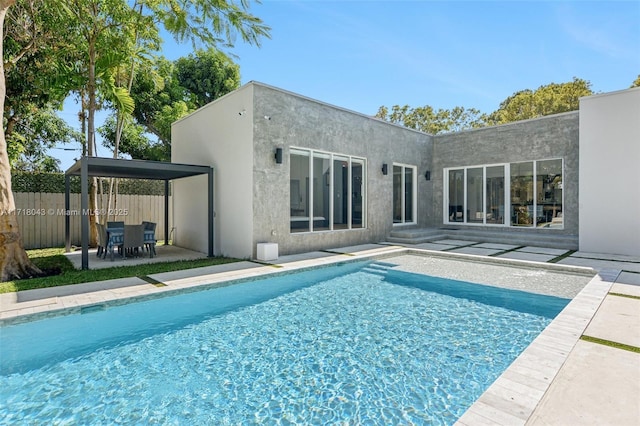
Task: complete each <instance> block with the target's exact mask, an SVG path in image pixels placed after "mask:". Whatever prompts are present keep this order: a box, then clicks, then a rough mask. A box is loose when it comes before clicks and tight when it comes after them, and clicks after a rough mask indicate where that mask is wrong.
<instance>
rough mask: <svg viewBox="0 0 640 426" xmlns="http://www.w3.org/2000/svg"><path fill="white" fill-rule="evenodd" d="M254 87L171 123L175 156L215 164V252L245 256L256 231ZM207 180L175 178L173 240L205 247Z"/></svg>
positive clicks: (181, 160) (173, 158) (174, 159)
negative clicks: (254, 210)
mask: <svg viewBox="0 0 640 426" xmlns="http://www.w3.org/2000/svg"><path fill="white" fill-rule="evenodd" d="M252 103H253V87H252V86H251V85H248V86H244V87H242V88H241V89H239V90H237V91H235V92H233V93H230V94H228V95H226V96H224V97H222V98H220V99H218V100H216V101H214V102H212V103H210V104H208V105H206V106H204V107H202V108H200V109H199V110H197V111H196V112H194V113H192V114H190V115H189V116H187V117H185V118H183V119H181V120H179V121H177V122H175V123H173V125H172V127H171V140H172V147H171V161H172V162H176V163H188V164H200V165H207V166H213V168H214V211H215V219H214V253H215V254H216V255H224V256H230V257H246V254H247V253H251V250H252V248H251V246H252V235H253V227H252V223H253V207H252V205H253V202H252V194H253V182H252V172H253V105H252ZM206 191H207V180H206V177H204V176H202V177H194V178H188V179H181V180H177V181H174V187H173V211H174V226H175V230H174V236H173V238H174V244H176V245H178V246H181V247H185V248H189V249H192V250H197V251H201V252H205V253H206V252H207V233H206V231H205V230H206V223H207V192H206Z"/></svg>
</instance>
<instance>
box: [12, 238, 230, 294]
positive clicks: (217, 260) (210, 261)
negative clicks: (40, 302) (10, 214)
mask: <svg viewBox="0 0 640 426" xmlns="http://www.w3.org/2000/svg"><path fill="white" fill-rule="evenodd" d="M27 254H28V255H29V258H30V259H31V260H32V261H33V263H34V264H35V265H36V266H37V267H39V268H40V269H59V270H60V271H61V273H60V274H59V275H52V276H48V277H42V278H31V279H28V280H17V281H5V282H0V293H9V292H13V291H22V290H31V289H34V288H45V287H56V286H60V285H68V284H80V283H87V282H92V281H102V280H110V279H115V278H126V277H143V276H146V275H151V274H158V273H161V272H169V271H177V270H180V269H191V268H199V267H202V266H211V265H221V264H223V263H231V262H238V261H239V259H232V258H226V257H212V258H205V259H196V260H184V261H177V262H165V263H152V264H147V265H131V266H117V267H113V268H106V269H96V270H87V271H79V270H76V269H74V268H73V265H72V264H71V262H70V261H69V259H67V257H66V256H65V255H64V248H49V249H38V250H27Z"/></svg>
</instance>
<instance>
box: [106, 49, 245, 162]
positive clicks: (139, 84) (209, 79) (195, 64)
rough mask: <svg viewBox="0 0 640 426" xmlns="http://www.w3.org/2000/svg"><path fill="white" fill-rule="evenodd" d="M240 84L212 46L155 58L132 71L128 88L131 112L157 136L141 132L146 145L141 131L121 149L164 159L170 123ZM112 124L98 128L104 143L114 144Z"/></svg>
mask: <svg viewBox="0 0 640 426" xmlns="http://www.w3.org/2000/svg"><path fill="white" fill-rule="evenodd" d="M239 86H240V67H239V66H238V65H237V64H236V63H234V62H233V61H232V60H231V59H230V58H229V57H228V56H227V55H225V54H224V53H223V52H220V51H218V50H216V49H209V50H206V51H205V50H199V51H197V52H196V53H195V54H191V55H189V56H187V57H183V58H179V59H177V60H176V61H174V62H170V61H168V60H166V59H165V58H159V59H158V60H157V61H156V62H155V64H153V66H151V67H149V68H146V69H145V70H144V71H143V72H138V73H137V74H136V76H135V79H134V82H133V85H132V88H131V96H132V97H133V99H134V101H135V104H136V108H135V110H134V112H133V116H134V118H135V120H136V122H137V123H138V124H140V125H143V126H144V127H145V129H146V132H147V133H148V134H152V135H155V136H156V137H157V141H156V142H154V141H152V140H151V139H150V138H149V137H146V141H147V144H146V147H145V146H144V144H142V143H143V142H144V140H145V137H144V136H143V135H142V134H140V135H139V137H136V138H135V143H134V144H131V143H130V141H123V143H122V144H121V146H120V151H121V152H122V153H126V154H129V155H131V157H132V158H138V159H149V160H160V161H169V160H170V159H171V123H173V122H174V121H176V120H178V119H180V118H182V117H184V116H186V115H187V114H189V113H191V112H193V111H195V110H196V109H198V108H200V107H202V106H204V105H206V104H208V103H209V102H211V101H213V100H215V99H217V98H219V97H221V96H223V95H225V94H227V93H229V92H231V91H233V90H235V89H237V88H238V87H239ZM114 124H115V122H114V121H108V122H106V123H105V125H104V126H103V127H102V128H101V129H100V134H101V135H102V136H103V140H104V144H105V146H107V147H109V148H114V147H115V136H116V132H115V128H114V127H113V125H114ZM130 131H131V130H130ZM129 136H131V133H129Z"/></svg>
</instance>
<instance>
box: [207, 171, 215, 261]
mask: <svg viewBox="0 0 640 426" xmlns="http://www.w3.org/2000/svg"><path fill="white" fill-rule="evenodd" d="M207 176H208V178H209V191H208V192H209V199H208V206H209V208H208V210H209V214H208V216H207V217H208V219H209V221H208V228H207V229H208V237H209V253H208V256H209V257H213V240H214V238H213V237H214V235H213V219H214V210H213V168H210V169H209V173H208V174H207Z"/></svg>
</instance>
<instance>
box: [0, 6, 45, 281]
mask: <svg viewBox="0 0 640 426" xmlns="http://www.w3.org/2000/svg"><path fill="white" fill-rule="evenodd" d="M14 3H15V0H0V34H4V18H5V16H6V14H7V10H8V9H9V7H10V6H11V5H12V4H14ZM3 49H4V46H3V39H2V38H1V37H0V122H2V121H4V120H3V118H4V100H5V95H6V92H7V90H6V89H7V88H6V86H5V79H4V55H3ZM39 274H42V272H41V271H40V269H38V268H37V267H35V266H34V265H33V264H32V263H31V261H30V260H29V257H28V256H27V253H26V252H25V250H24V247H23V245H22V238H21V237H20V230H19V229H18V220H17V219H16V205H15V201H14V199H13V192H12V191H11V166H10V165H9V155H8V153H7V141H6V139H5V136H4V129H3V131H2V132H0V281H8V280H10V279H14V278H29V277H32V276H34V275H39Z"/></svg>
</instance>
